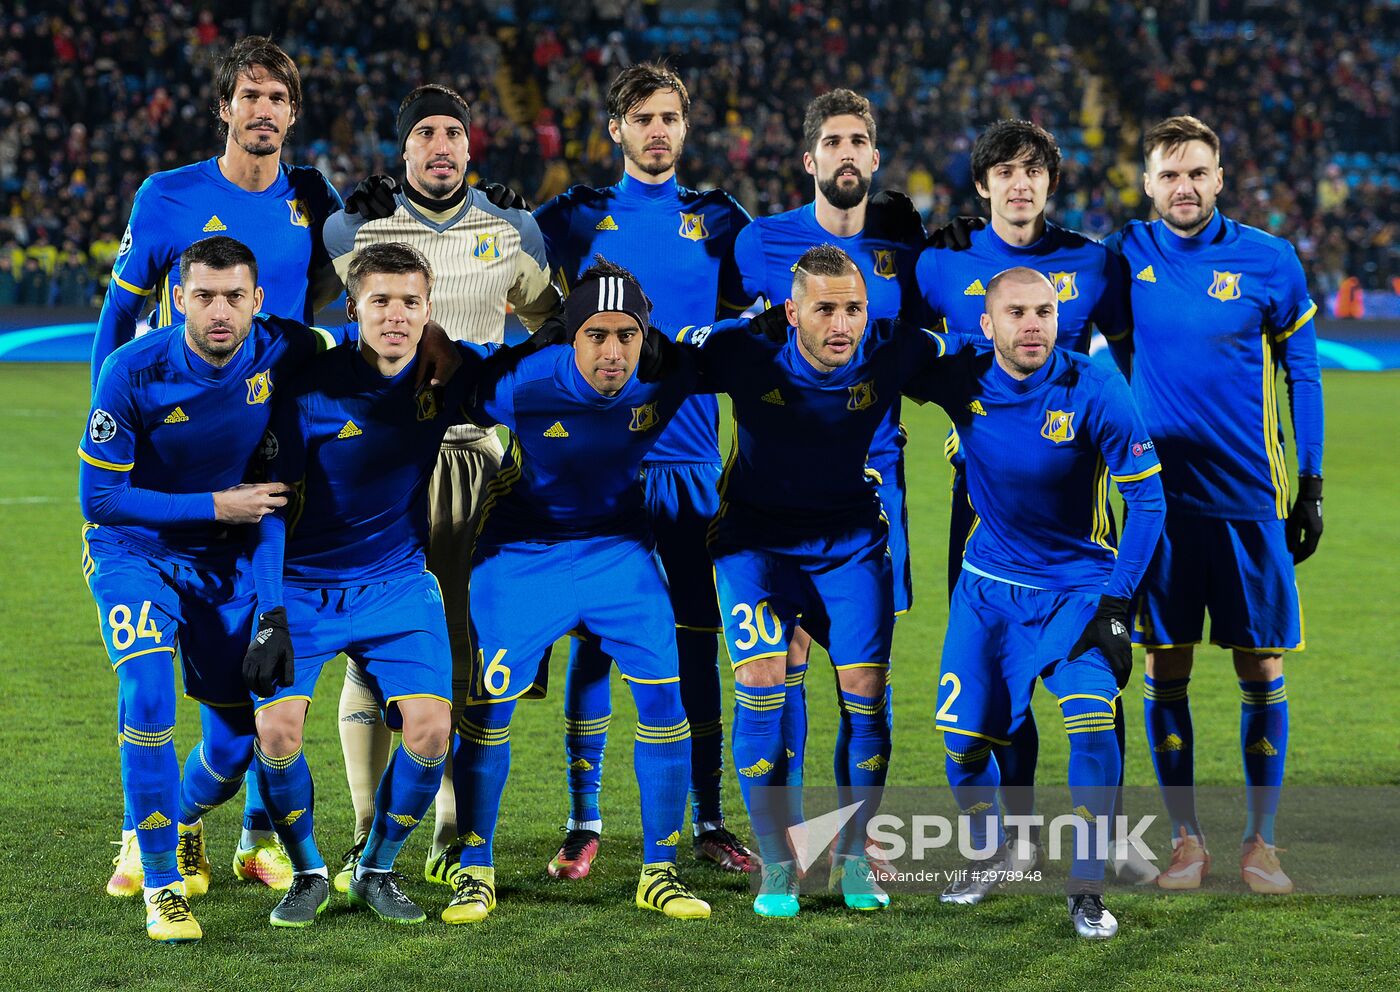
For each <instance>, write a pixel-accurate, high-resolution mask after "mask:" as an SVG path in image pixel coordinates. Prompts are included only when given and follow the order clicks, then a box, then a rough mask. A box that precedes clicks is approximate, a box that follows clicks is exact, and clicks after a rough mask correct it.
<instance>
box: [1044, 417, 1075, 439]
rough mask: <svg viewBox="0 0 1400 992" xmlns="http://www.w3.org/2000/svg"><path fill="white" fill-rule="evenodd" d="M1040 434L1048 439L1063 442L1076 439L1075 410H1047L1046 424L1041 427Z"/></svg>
mask: <svg viewBox="0 0 1400 992" xmlns="http://www.w3.org/2000/svg"><path fill="white" fill-rule="evenodd" d="M1040 436H1041V437H1043V438H1046V439H1047V440H1050V441H1054V442H1055V443H1056V444H1062V443H1064V442H1065V441H1073V440H1074V411H1073V410H1046V411H1045V426H1044V427H1042V428H1041V429H1040Z"/></svg>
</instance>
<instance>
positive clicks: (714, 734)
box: [676, 628, 724, 832]
mask: <svg viewBox="0 0 1400 992" xmlns="http://www.w3.org/2000/svg"><path fill="white" fill-rule="evenodd" d="M676 654H677V656H678V658H679V659H680V673H681V705H682V706H684V707H685V717H686V719H687V720H688V721H689V722H690V795H691V820H692V821H693V822H694V823H695V825H696V831H697V832H698V831H699V825H700V824H701V823H723V822H724V806H723V803H722V801H721V787H722V785H723V784H724V722H723V713H722V711H721V701H720V683H719V638H718V637H716V636H715V635H714V634H712V633H710V632H709V631H704V630H684V629H680V628H677V630H676Z"/></svg>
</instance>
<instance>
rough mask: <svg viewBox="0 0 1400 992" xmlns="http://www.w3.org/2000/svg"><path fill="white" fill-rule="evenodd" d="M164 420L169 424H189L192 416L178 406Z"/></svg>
mask: <svg viewBox="0 0 1400 992" xmlns="http://www.w3.org/2000/svg"><path fill="white" fill-rule="evenodd" d="M164 422H165V423H167V424H188V423H189V422H190V418H189V417H187V416H185V411H184V410H181V409H180V408H179V407H178V406H177V407H176V408H175V409H173V410H171V411H170V413H169V415H168V416H167V417H166V418H165V421H164Z"/></svg>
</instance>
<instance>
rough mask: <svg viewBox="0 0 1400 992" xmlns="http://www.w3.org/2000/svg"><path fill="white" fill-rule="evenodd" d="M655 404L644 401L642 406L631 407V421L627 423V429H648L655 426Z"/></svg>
mask: <svg viewBox="0 0 1400 992" xmlns="http://www.w3.org/2000/svg"><path fill="white" fill-rule="evenodd" d="M656 420H657V417H656V404H655V403H654V402H653V403H645V404H643V405H642V406H634V407H633V408H632V422H631V423H630V424H628V425H627V429H628V430H629V431H637V432H638V433H640V432H642V431H649V430H651V429H652V428H653V427H655V426H656Z"/></svg>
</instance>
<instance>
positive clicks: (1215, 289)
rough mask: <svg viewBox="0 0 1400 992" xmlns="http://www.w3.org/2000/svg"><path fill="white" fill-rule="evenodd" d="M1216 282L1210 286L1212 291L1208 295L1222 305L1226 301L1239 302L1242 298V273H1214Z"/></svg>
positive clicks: (1207, 292)
mask: <svg viewBox="0 0 1400 992" xmlns="http://www.w3.org/2000/svg"><path fill="white" fill-rule="evenodd" d="M1212 274H1213V275H1214V276H1215V281H1214V282H1213V283H1211V284H1210V289H1208V290H1206V294H1207V295H1209V296H1213V297H1215V298H1216V299H1217V300H1220V301H1221V302H1222V303H1223V302H1225V301H1226V300H1238V299H1239V298H1240V277H1241V276H1242V275H1243V274H1244V273H1242V272H1213V273H1212Z"/></svg>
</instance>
